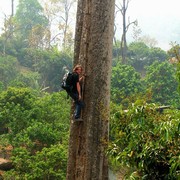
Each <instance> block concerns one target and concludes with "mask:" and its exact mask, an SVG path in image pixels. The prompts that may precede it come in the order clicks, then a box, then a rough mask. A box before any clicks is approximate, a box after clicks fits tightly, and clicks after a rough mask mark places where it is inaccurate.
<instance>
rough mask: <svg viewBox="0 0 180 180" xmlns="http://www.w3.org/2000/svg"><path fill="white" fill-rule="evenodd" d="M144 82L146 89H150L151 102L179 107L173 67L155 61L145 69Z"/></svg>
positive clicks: (167, 63)
mask: <svg viewBox="0 0 180 180" xmlns="http://www.w3.org/2000/svg"><path fill="white" fill-rule="evenodd" d="M145 81H146V84H147V89H150V91H151V93H152V102H156V103H160V104H163V105H175V106H179V105H178V104H179V95H178V93H177V87H178V83H177V79H176V74H175V71H174V67H173V65H171V64H170V63H169V62H162V63H159V62H157V61H155V62H154V63H153V64H152V65H151V66H149V67H147V75H146V78H145Z"/></svg>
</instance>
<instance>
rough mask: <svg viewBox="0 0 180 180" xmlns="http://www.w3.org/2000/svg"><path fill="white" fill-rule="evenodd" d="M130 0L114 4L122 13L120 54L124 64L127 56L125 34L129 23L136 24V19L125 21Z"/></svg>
mask: <svg viewBox="0 0 180 180" xmlns="http://www.w3.org/2000/svg"><path fill="white" fill-rule="evenodd" d="M129 2H130V0H123V1H122V4H120V7H119V6H118V5H116V7H117V9H118V10H119V11H120V12H121V14H122V19H123V25H122V27H123V32H122V37H121V56H122V63H123V64H125V63H127V62H126V56H127V48H128V47H127V40H126V34H127V32H128V29H129V27H130V25H132V24H135V25H136V24H137V21H133V22H130V21H129V22H128V23H127V21H126V12H127V9H128V5H129Z"/></svg>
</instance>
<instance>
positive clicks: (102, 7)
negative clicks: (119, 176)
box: [67, 0, 115, 180]
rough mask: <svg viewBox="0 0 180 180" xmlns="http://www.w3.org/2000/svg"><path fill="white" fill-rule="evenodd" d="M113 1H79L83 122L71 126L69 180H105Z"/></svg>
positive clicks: (78, 51)
mask: <svg viewBox="0 0 180 180" xmlns="http://www.w3.org/2000/svg"><path fill="white" fill-rule="evenodd" d="M114 6H115V2H114V0H79V2H78V9H77V24H76V37H75V54H74V58H75V59H74V64H78V63H79V64H81V65H82V66H83V68H84V70H85V73H86V75H87V77H86V79H85V82H84V89H83V92H84V93H83V100H84V102H85V108H84V110H83V113H82V118H83V120H84V121H83V122H75V123H73V124H71V129H70V140H69V157H68V165H67V179H68V180H96V179H97V180H106V179H108V162H107V157H106V155H105V150H106V148H107V143H108V121H109V103H110V76H111V60H112V40H113V27H114Z"/></svg>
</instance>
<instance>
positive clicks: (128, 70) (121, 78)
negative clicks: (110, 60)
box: [111, 63, 144, 108]
mask: <svg viewBox="0 0 180 180" xmlns="http://www.w3.org/2000/svg"><path fill="white" fill-rule="evenodd" d="M143 92H144V86H143V83H142V80H141V76H140V74H139V73H138V72H136V71H135V69H134V68H133V67H131V66H129V65H123V64H121V63H118V64H117V65H116V66H115V67H113V68H112V80H111V100H112V101H113V102H115V103H118V104H119V103H120V104H121V105H122V106H124V107H125V108H127V106H128V105H129V102H130V103H132V102H133V99H134V98H135V97H136V98H137V96H138V94H140V93H142V94H143Z"/></svg>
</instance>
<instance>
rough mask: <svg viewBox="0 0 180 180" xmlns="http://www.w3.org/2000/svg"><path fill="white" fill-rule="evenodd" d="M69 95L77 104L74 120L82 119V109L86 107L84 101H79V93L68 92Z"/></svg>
mask: <svg viewBox="0 0 180 180" xmlns="http://www.w3.org/2000/svg"><path fill="white" fill-rule="evenodd" d="M67 93H68V94H69V96H70V97H71V98H72V99H73V100H74V102H75V114H74V118H75V119H78V118H80V117H81V109H82V108H83V107H84V102H83V101H82V100H79V95H78V92H67Z"/></svg>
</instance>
